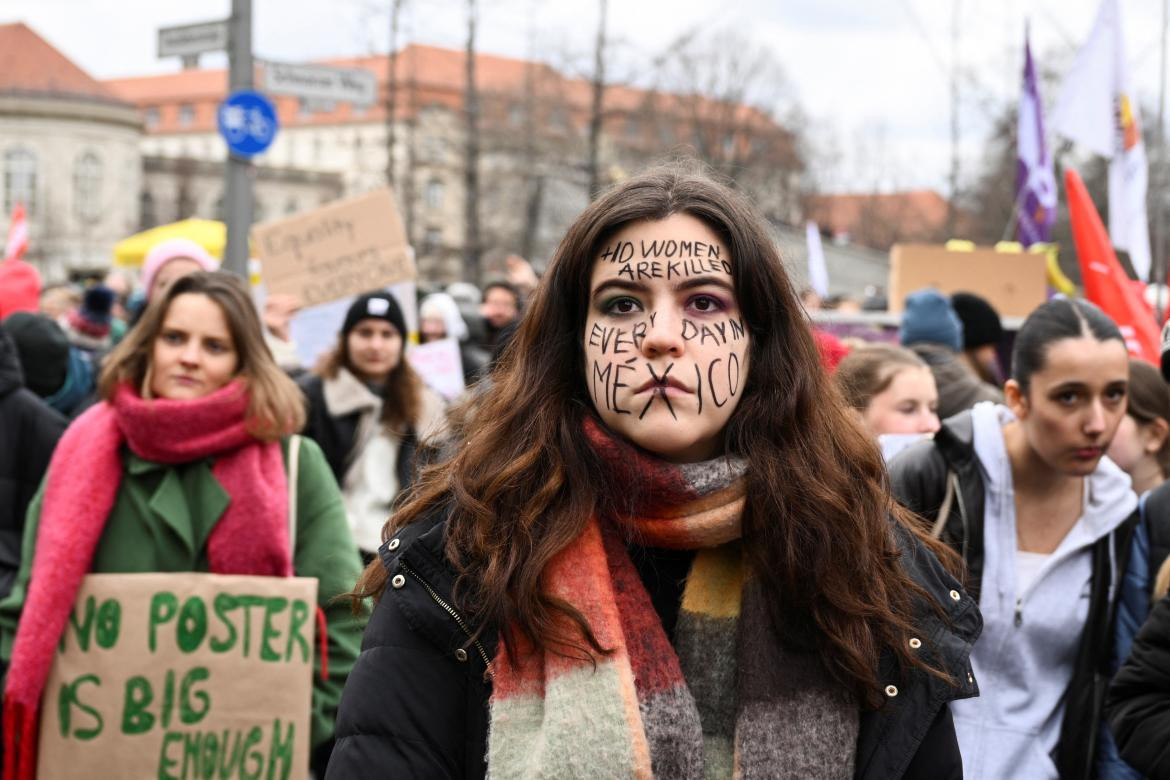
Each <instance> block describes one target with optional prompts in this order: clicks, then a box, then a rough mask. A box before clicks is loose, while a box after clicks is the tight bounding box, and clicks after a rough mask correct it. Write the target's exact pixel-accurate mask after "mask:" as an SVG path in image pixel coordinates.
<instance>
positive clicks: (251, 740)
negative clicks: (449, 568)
mask: <svg viewBox="0 0 1170 780" xmlns="http://www.w3.org/2000/svg"><path fill="white" fill-rule="evenodd" d="M316 603H317V581H316V580H315V579H309V578H288V579H282V578H276V577H244V576H223V575H215V574H194V573H190V574H187V573H184V574H91V575H89V576H87V577H86V578H85V582H84V583H83V585H82V588H81V590H80V592H79V593H78V597H77V601H76V603H75V605H74V609H73V613H72V615H71V616H70V619H69V622H68V624H67V626H66V629H65V632H64V634H63V635H62V637H61V641H60V643H59V644H58V651H57V656H56V658H55V659H54V663H53V669H52V672H51V674H50V676H49V682H48V685H47V687H46V689H45V690H46V697H45V702H46V706H45V707H44V709H43V711H42V712H43V715H42V718H43V722H42V724H41V737H40V748H39V751H38V753H39V762H38V767H37V776H38V777H39V778H53V780H58V779H59V778H63V779H66V780H67V779H68V778H84V779H85V780H91V779H92V778H93V777H94V776H95V768H96V767H100V768H101V770H100V772H99V774H101V775H102V776H109V777H157V778H175V779H176V780H178V779H179V778H205V777H217V778H241V779H242V780H244V779H248V778H282V779H284V780H287V779H288V778H305V777H307V776H308V751H309V742H308V740H309V708H310V701H311V696H312V665H313V652H312V648H313V631H314V627H315V625H314V621H313V619H312V618H313V615H314V612H315V610H316Z"/></svg>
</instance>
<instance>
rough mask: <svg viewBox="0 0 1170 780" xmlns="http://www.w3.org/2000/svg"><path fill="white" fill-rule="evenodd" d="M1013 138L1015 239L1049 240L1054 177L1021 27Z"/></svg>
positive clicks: (1028, 243) (1053, 218) (1041, 108)
mask: <svg viewBox="0 0 1170 780" xmlns="http://www.w3.org/2000/svg"><path fill="white" fill-rule="evenodd" d="M1019 119H1020V128H1019V133H1018V137H1017V141H1016V215H1017V222H1016V238H1017V240H1018V241H1019V242H1020V243H1021V244H1023V245H1024V246H1031V245H1032V244H1037V243H1042V242H1047V241H1050V240H1051V239H1052V223H1053V222H1055V221H1056V177H1055V175H1054V174H1053V172H1052V155H1051V154H1050V153H1049V151H1048V142H1047V141H1046V140H1045V138H1044V101H1042V100H1041V99H1040V87H1039V85H1038V84H1037V83H1036V67H1035V65H1034V64H1033V62H1032V47H1031V46H1030V45H1029V44H1028V31H1027V28H1025V29H1024V91H1023V93H1022V94H1021V95H1020V117H1019Z"/></svg>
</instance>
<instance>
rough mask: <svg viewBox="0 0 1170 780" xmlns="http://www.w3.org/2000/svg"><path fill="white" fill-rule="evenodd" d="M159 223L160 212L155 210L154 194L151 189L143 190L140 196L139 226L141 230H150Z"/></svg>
mask: <svg viewBox="0 0 1170 780" xmlns="http://www.w3.org/2000/svg"><path fill="white" fill-rule="evenodd" d="M157 224H158V214H157V213H156V212H155V207H154V196H153V195H151V194H150V191H149V190H143V191H142V194H141V195H139V196H138V227H139V229H140V230H149V229H150V228H152V227H154V226H155V225H157Z"/></svg>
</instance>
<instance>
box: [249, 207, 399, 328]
mask: <svg viewBox="0 0 1170 780" xmlns="http://www.w3.org/2000/svg"><path fill="white" fill-rule="evenodd" d="M252 245H253V247H254V249H255V251H256V254H257V256H258V257H259V258H260V263H261V275H262V277H263V279H264V283H265V285H266V286H267V288H268V292H269V294H272V293H281V294H288V295H294V296H296V297H297V298H298V299H299V300H300V302H301V305H303V306H314V305H316V304H319V303H328V302H329V301H335V300H338V299H340V298H348V297H351V296H354V295H360V294H361V293H364V292H369V291H370V290H377V289H380V288H382V287H385V286H386V285H388V284H393V283H394V282H400V281H403V280H407V279H414V278H415V276H416V275H417V271H416V269H415V266H414V254H413V252H412V251H411V249H410V246H409V244H408V243H407V240H406V230H405V229H404V228H403V226H402V218H401V217H400V216H399V213H398V206H397V204H396V203H395V200H394V195H393V193H391V192H390V190H389V189H385V188H383V189H380V190H374V191H373V192H369V193H366V194H365V195H358V196H357V197H354V198H348V199H346V200H339V201H335V202H333V203H329V204H327V205H325V206H322V207H321V208H318V209H314V210H313V211H309V212H305V213H303V214H297V215H295V216H292V217H288V218H287V219H280V220H276V221H274V222H265V223H263V224H260V225H256V226H255V227H253V228H252Z"/></svg>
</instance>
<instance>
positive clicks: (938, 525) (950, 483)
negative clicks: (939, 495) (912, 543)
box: [930, 469, 959, 539]
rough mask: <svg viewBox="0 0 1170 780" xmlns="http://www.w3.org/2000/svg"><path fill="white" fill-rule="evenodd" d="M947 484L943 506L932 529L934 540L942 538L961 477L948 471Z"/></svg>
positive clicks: (940, 507)
mask: <svg viewBox="0 0 1170 780" xmlns="http://www.w3.org/2000/svg"><path fill="white" fill-rule="evenodd" d="M946 484H947V487H946V492H945V493H944V494H943V500H942V504H941V505H939V508H938V517H936V518H935V520H934V525H933V526H931V529H930V536H931V538H932V539H938V538H939V537H941V536H942V532H943V529H944V528H946V525H947V518H948V517H949V516H950V514H951V505H952V504H954V503H955V494H956V493H958V485H959V475H958V474H956V473H955V472H954V470H953V469H947V482H946Z"/></svg>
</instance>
